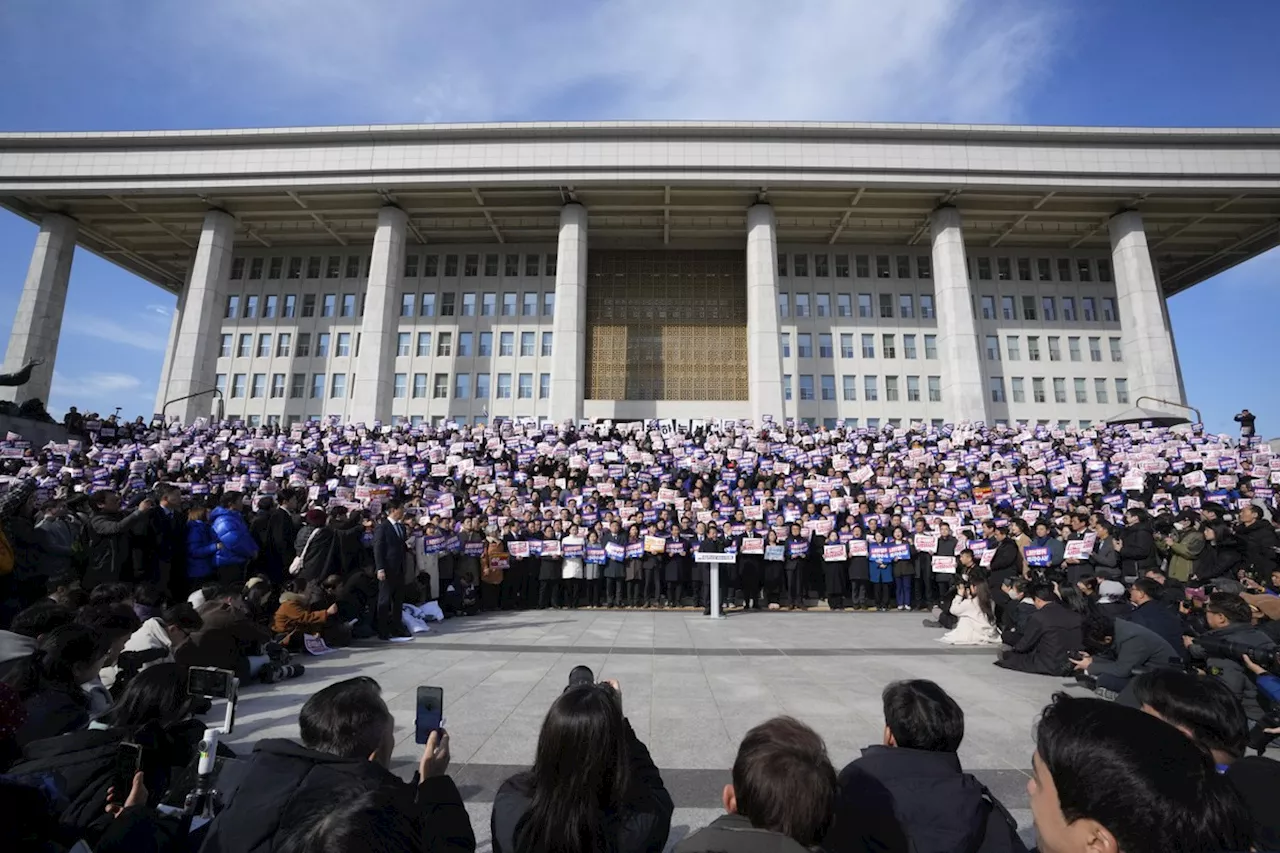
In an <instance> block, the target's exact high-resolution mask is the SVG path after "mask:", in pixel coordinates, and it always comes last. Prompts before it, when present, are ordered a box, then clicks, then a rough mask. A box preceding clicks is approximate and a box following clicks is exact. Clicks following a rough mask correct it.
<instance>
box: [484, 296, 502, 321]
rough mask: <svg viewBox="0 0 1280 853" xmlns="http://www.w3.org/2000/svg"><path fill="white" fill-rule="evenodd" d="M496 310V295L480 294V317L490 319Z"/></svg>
mask: <svg viewBox="0 0 1280 853" xmlns="http://www.w3.org/2000/svg"><path fill="white" fill-rule="evenodd" d="M497 310H498V294H496V293H482V294H480V316H481V317H492V316H493V315H494V314H495V313H496V312H497Z"/></svg>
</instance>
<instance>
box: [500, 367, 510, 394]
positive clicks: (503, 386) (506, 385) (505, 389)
mask: <svg viewBox="0 0 1280 853" xmlns="http://www.w3.org/2000/svg"><path fill="white" fill-rule="evenodd" d="M498 399H499V400H509V399H511V374H510V373H499V374H498Z"/></svg>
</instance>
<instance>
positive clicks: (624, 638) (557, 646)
mask: <svg viewBox="0 0 1280 853" xmlns="http://www.w3.org/2000/svg"><path fill="white" fill-rule="evenodd" d="M920 622H921V614H918V613H910V614H908V613H897V612H894V613H884V614H874V613H857V614H853V613H830V612H810V613H776V612H775V613H735V614H732V615H731V616H730V617H729V618H727V619H722V620H719V621H713V620H711V619H708V618H706V617H703V616H701V614H699V613H696V612H692V611H687V612H656V611H625V612H624V611H608V610H581V611H558V610H556V611H526V612H513V613H498V614H490V615H480V616H473V617H469V618H465V619H451V620H449V621H448V622H446V623H444V624H443V625H435V626H433V628H432V631H433V633H431V634H430V635H427V636H422V637H419V638H417V639H415V640H414V641H413V642H410V643H403V644H378V645H366V646H358V647H355V648H351V649H343V650H339V651H336V652H334V653H333V654H330V655H327V656H324V657H322V658H307V659H306V660H305V663H306V666H307V673H306V675H305V676H303V677H302V678H301V679H299V680H297V681H294V682H287V683H285V684H282V685H276V686H273V687H271V688H262V687H253V688H250V689H248V690H246V691H245V693H244V694H243V695H242V698H241V703H240V710H239V713H238V715H237V717H238V719H237V728H236V732H235V737H234V738H233V740H232V745H233V746H234V747H236V748H237V750H241V751H243V752H244V753H246V754H247V753H248V752H249V750H250V748H251V744H252V743H253V742H254V741H256V740H258V739H259V738H262V737H289V738H295V739H296V738H297V714H298V710H299V708H300V707H301V705H302V703H303V702H304V701H305V700H306V698H307V697H308V696H309V695H310V694H311V693H313V692H315V691H316V690H318V689H319V688H321V687H323V686H325V685H327V684H330V683H332V682H334V681H336V680H339V679H343V678H349V677H351V676H355V675H367V676H371V677H373V678H375V679H377V680H378V682H379V683H380V684H381V685H382V690H383V695H384V696H385V698H386V700H387V704H388V705H389V706H390V708H391V710H392V712H393V713H394V714H395V717H396V730H397V744H396V752H395V762H394V768H393V769H395V770H396V772H398V773H400V774H401V775H403V776H405V777H406V778H407V777H408V776H409V775H410V774H411V773H412V772H413V768H414V767H415V766H416V763H417V759H418V757H419V755H420V754H421V747H419V746H417V745H416V744H414V743H413V714H414V702H415V689H416V688H417V687H418V686H419V685H423V684H430V685H436V686H439V687H442V688H443V689H444V697H445V718H446V721H447V725H448V729H449V734H450V739H451V744H452V751H453V764H452V767H451V773H452V774H453V776H454V778H455V779H456V780H457V782H458V786H459V788H460V789H461V791H462V795H463V797H464V799H465V800H466V801H467V804H468V808H469V810H470V812H471V816H472V823H473V825H474V827H475V830H476V837H477V840H478V841H479V842H480V849H482V850H488V849H489V843H488V841H489V812H490V806H491V803H492V801H493V796H494V793H495V792H496V791H497V788H498V786H499V785H500V784H501V783H502V781H503V780H504V779H506V778H507V777H508V776H510V775H511V774H512V773H515V772H516V771H518V770H519V769H521V768H523V767H525V766H527V765H528V764H530V763H531V762H532V760H533V754H534V746H535V744H536V741H537V735H538V728H539V726H540V724H541V722H542V718H543V715H544V714H545V713H546V710H547V707H548V706H549V704H550V703H551V701H552V700H553V699H554V698H555V697H556V695H557V694H559V693H560V691H561V690H562V689H563V688H564V685H565V682H566V680H567V678H568V674H569V670H570V669H572V668H573V667H574V666H575V665H577V664H586V665H587V666H590V667H591V668H592V669H593V670H594V671H595V672H596V674H597V676H598V677H600V678H616V679H618V681H619V682H620V683H621V685H622V692H623V705H624V709H625V711H626V714H627V717H628V718H629V719H630V721H631V724H632V726H633V727H634V728H635V731H636V733H637V734H638V735H639V736H640V738H641V739H642V740H643V741H644V742H645V743H646V744H648V747H649V750H650V751H651V753H652V754H653V758H654V761H655V762H656V763H657V765H658V767H659V768H661V770H662V775H663V779H664V780H665V782H666V785H667V788H668V790H670V792H671V795H672V798H673V799H674V801H675V804H676V812H675V816H674V817H673V819H672V829H671V839H670V843H671V844H675V843H676V842H677V841H679V840H680V839H682V838H683V837H685V836H686V835H687V834H689V833H690V832H691V831H693V830H696V829H698V828H700V827H702V826H704V825H705V824H706V823H708V822H709V821H710V820H712V819H713V818H714V817H715V816H716V815H717V814H718V813H719V811H720V791H721V788H722V786H723V785H724V784H725V783H726V782H728V781H729V769H730V768H731V767H732V765H733V758H734V755H735V753H736V749H737V745H738V742H739V741H740V740H741V738H742V736H743V734H745V733H746V731H747V730H748V729H749V728H751V727H752V726H753V725H755V724H756V723H759V722H761V721H763V720H765V719H768V718H769V717H772V716H775V715H777V714H791V715H793V716H795V717H798V718H799V719H801V720H803V721H805V722H806V723H808V724H809V725H811V726H813V727H814V728H815V729H817V731H818V732H819V733H820V734H821V735H822V736H823V737H824V738H825V739H826V742H827V748H828V749H829V750H830V752H831V757H832V760H833V761H834V763H835V765H836V768H837V769H839V768H840V767H843V766H844V765H845V764H846V763H847V762H849V761H850V760H852V759H853V758H855V757H857V756H858V754H859V750H860V749H861V748H862V747H864V746H867V745H868V744H873V743H880V742H881V737H882V731H883V725H884V723H883V718H882V714H881V705H880V692H881V690H882V689H883V687H884V685H885V684H886V683H888V682H890V681H894V680H897V679H903V678H929V679H933V680H934V681H937V682H938V683H939V684H941V685H942V686H943V687H945V688H946V689H947V691H948V692H950V693H951V695H952V696H954V697H955V698H956V700H957V701H958V702H959V703H960V705H961V706H962V707H963V708H964V711H965V738H964V744H963V746H962V747H961V749H960V758H961V761H962V762H963V764H964V767H965V769H966V770H969V771H971V772H973V773H974V774H975V775H976V776H977V777H978V778H979V779H981V780H982V781H983V782H984V783H985V784H986V785H987V786H988V788H990V789H991V790H992V791H993V792H994V793H995V794H996V795H997V796H998V797H999V798H1000V799H1001V800H1002V801H1003V802H1004V803H1005V804H1006V805H1007V806H1008V807H1009V808H1010V810H1011V811H1012V812H1013V814H1014V816H1015V817H1016V818H1017V819H1018V821H1019V825H1020V827H1021V828H1022V829H1023V834H1024V837H1025V838H1027V839H1028V840H1029V838H1030V825H1031V815H1030V812H1029V811H1028V809H1027V795H1026V781H1027V775H1028V772H1029V768H1030V766H1031V752H1032V727H1033V725H1034V722H1035V719H1036V717H1037V715H1038V713H1039V711H1040V709H1041V708H1042V707H1043V706H1044V705H1045V704H1046V702H1048V700H1049V698H1050V696H1051V695H1052V694H1053V692H1054V691H1055V690H1059V689H1062V688H1063V685H1064V680H1063V679H1060V678H1049V677H1044V676H1035V675H1025V674H1021V673H1014V672H1007V671H1005V670H1003V669H1000V668H998V667H994V666H992V665H991V662H992V661H993V660H994V658H995V651H994V649H990V648H982V649H974V648H954V647H949V646H943V645H942V644H941V643H938V642H937V640H936V638H937V637H938V636H940V635H941V633H942V632H941V631H939V630H934V629H928V628H924V627H922V626H921V624H920ZM1072 689H1073V690H1075V688H1072Z"/></svg>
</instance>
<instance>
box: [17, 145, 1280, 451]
mask: <svg viewBox="0 0 1280 853" xmlns="http://www.w3.org/2000/svg"><path fill="white" fill-rule="evenodd" d="M0 205H3V206H4V207H6V208H8V209H9V210H10V211H12V212H13V213H15V214H17V215H19V216H23V217H25V218H27V219H29V220H31V221H33V222H35V223H38V225H39V229H40V230H39V234H38V237H37V239H36V244H35V249H34V251H33V253H32V255H31V261H30V264H29V266H28V268H27V273H26V278H25V282H24V284H23V291H22V296H21V301H20V304H19V306H18V311H17V316H16V318H15V322H14V326H13V331H12V334H11V336H10V338H9V343H8V349H7V352H6V357H5V369H6V370H15V369H17V368H18V367H20V366H21V365H23V364H24V363H26V362H27V361H28V360H31V359H37V358H38V359H43V360H44V362H43V364H42V365H41V366H39V367H38V368H37V369H36V370H35V372H34V375H33V378H32V380H31V381H30V382H29V383H28V384H27V385H25V386H22V387H19V388H5V389H0V391H2V392H3V393H6V394H7V395H8V399H15V400H17V401H19V402H20V401H23V400H26V399H30V398H39V399H42V400H47V399H48V395H49V391H50V385H51V382H52V377H53V365H54V359H55V357H56V355H57V350H58V340H59V332H60V327H61V324H62V314H63V306H64V303H65V300H66V295H67V286H68V281H69V277H70V274H71V269H72V265H73V260H74V255H75V251H76V249H77V248H80V249H83V250H87V251H90V252H93V253H95V254H98V255H101V256H103V257H105V258H108V259H110V260H111V261H112V262H114V263H116V264H119V265H120V266H122V267H124V268H126V269H128V270H130V271H131V272H133V273H135V274H137V275H139V276H141V277H142V278H144V279H146V280H148V281H150V282H152V283H154V284H155V285H156V286H157V287H159V288H162V289H164V290H165V291H167V292H169V293H171V294H173V295H174V296H176V298H177V308H176V311H175V312H174V318H173V325H172V329H171V331H170V333H169V341H168V348H167V350H166V352H165V355H164V363H163V369H162V373H161V377H160V387H159V389H158V391H157V394H156V402H155V412H157V413H163V414H164V416H165V417H166V418H169V419H174V418H177V419H179V420H181V421H182V422H184V423H190V422H192V421H194V420H195V419H197V418H200V417H208V416H209V415H210V414H211V413H215V414H216V413H220V412H224V413H225V415H226V416H227V417H231V418H241V419H244V420H245V421H246V422H247V423H249V424H253V425H256V424H277V423H278V424H289V423H294V422H297V421H300V420H307V419H312V418H320V417H325V416H329V415H336V416H339V417H341V418H342V419H343V420H346V421H353V422H364V423H372V422H374V421H381V422H383V423H389V422H392V421H410V422H413V423H433V422H442V421H448V420H453V421H457V422H461V423H468V424H471V423H482V422H487V421H488V420H490V419H494V418H512V417H534V418H537V419H539V420H552V421H557V422H558V421H564V420H568V419H582V418H612V419H616V420H635V419H639V418H673V419H691V418H748V419H752V420H753V421H754V422H755V423H757V424H759V423H762V422H763V421H764V420H765V419H768V418H772V419H773V420H775V421H781V420H783V419H796V420H797V421H807V422H811V423H819V424H828V425H834V424H835V423H836V422H838V421H841V422H843V423H844V424H846V425H850V426H859V427H876V426H887V425H891V424H894V425H896V424H903V425H905V424H907V423H911V422H922V423H935V424H942V423H958V422H961V421H986V422H989V423H990V422H994V423H1013V422H1029V423H1039V424H1050V425H1072V426H1074V425H1088V424H1092V423H1096V422H1099V421H1102V420H1105V419H1107V418H1108V417H1111V416H1114V415H1116V414H1117V413H1119V412H1121V411H1122V410H1125V409H1128V408H1130V407H1132V406H1135V405H1138V404H1139V403H1140V402H1141V404H1142V405H1143V406H1144V407H1147V408H1153V409H1157V410H1159V409H1163V408H1165V406H1166V405H1168V404H1183V403H1186V402H1188V401H1187V400H1186V395H1185V392H1184V389H1183V383H1182V377H1181V373H1180V370H1179V365H1178V352H1177V346H1176V343H1175V341H1174V337H1173V334H1172V332H1171V329H1170V323H1169V314H1168V311H1167V308H1166V300H1167V299H1168V297H1170V296H1172V295H1174V294H1176V293H1178V292H1179V291H1182V290H1184V289H1186V288H1188V287H1191V286H1193V285H1195V284H1197V283H1199V282H1201V281H1203V280H1204V279H1206V278H1210V277H1212V276H1214V275H1216V274H1217V273H1219V272H1222V271H1223V270H1225V269H1227V268H1229V267H1231V266H1233V265H1235V264H1237V263H1240V262H1241V261H1243V260H1245V259H1247V258H1249V257H1252V256H1254V255H1256V254H1258V253H1261V252H1264V251H1266V250H1268V249H1270V248H1271V247H1273V246H1275V245H1276V244H1277V242H1278V241H1280V230H1278V224H1280V130H1251V129H1134V128H1083V127H1005V126H977V125H933V124H930V125H895V124H863V123H857V124H853V123H851V124H839V123H776V122H759V123H755V122H750V123H744V122H740V123H718V122H598V123H590V122H588V123H527V124H458V125H388V126H362V127H314V128H289V129H257V130H211V131H143V132H122V133H91V132H90V133H8V134H0ZM11 273H13V276H12V278H13V279H14V280H15V281H16V279H17V275H16V273H17V270H11ZM1244 308H1245V310H1246V311H1247V306H1245V307H1244ZM1254 328H1255V330H1256V331H1264V327H1263V326H1262V325H1257V326H1255V327H1254ZM1208 333H1209V334H1221V335H1222V336H1223V342H1224V343H1225V344H1228V345H1229V340H1230V334H1231V330H1225V329H1216V330H1209V331H1208ZM1143 398H1149V399H1143ZM1175 410H1176V409H1175Z"/></svg>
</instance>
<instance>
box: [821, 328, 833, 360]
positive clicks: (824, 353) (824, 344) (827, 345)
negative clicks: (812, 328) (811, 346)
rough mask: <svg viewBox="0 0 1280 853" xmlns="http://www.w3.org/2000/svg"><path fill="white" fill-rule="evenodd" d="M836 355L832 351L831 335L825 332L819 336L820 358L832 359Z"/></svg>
mask: <svg viewBox="0 0 1280 853" xmlns="http://www.w3.org/2000/svg"><path fill="white" fill-rule="evenodd" d="M834 355H835V353H834V352H832V349H831V335H830V334H829V333H827V332H823V333H821V334H819V335H818V358H831V357H833V356H834Z"/></svg>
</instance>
